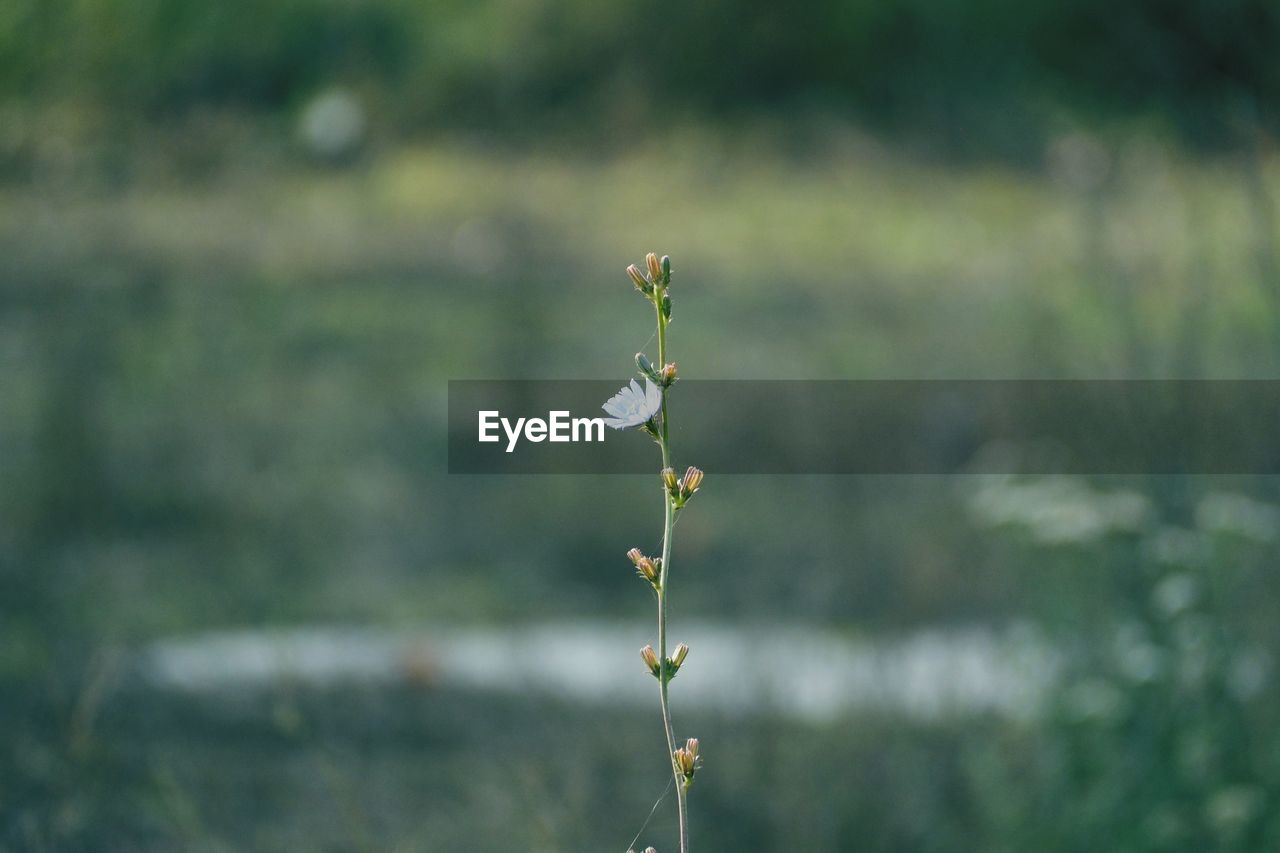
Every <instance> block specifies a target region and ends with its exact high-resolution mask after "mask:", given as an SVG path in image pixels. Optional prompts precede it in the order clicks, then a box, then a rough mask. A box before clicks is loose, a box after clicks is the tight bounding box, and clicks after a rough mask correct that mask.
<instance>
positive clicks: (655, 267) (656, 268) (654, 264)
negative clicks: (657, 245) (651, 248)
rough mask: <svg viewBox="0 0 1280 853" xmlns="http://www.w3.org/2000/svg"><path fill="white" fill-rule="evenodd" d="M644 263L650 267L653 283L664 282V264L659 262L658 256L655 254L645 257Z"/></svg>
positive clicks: (651, 253) (650, 276)
mask: <svg viewBox="0 0 1280 853" xmlns="http://www.w3.org/2000/svg"><path fill="white" fill-rule="evenodd" d="M644 262H645V263H646V264H647V265H648V267H649V278H650V279H652V280H653V281H655V282H656V281H662V263H661V262H660V261H659V260H658V256H657V255H655V254H654V253H653V252H650V253H649V254H647V255H645V256H644Z"/></svg>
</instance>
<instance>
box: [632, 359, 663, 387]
mask: <svg viewBox="0 0 1280 853" xmlns="http://www.w3.org/2000/svg"><path fill="white" fill-rule="evenodd" d="M636 370H639V371H640V375H641V376H647V377H648V378H650V379H652V380H654V381H655V382H660V381H661V378H660V376H659V373H658V371H656V370H654V369H653V362H652V361H649V357H648V356H647V355H645V354H644V353H642V352H638V353H636Z"/></svg>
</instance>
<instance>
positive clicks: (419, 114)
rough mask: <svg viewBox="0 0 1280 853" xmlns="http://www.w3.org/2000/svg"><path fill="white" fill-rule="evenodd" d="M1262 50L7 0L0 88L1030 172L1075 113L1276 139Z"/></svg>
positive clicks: (568, 7) (1272, 32)
mask: <svg viewBox="0 0 1280 853" xmlns="http://www.w3.org/2000/svg"><path fill="white" fill-rule="evenodd" d="M1278 41H1280V11H1277V10H1276V8H1275V6H1274V4H1271V3H1268V2H1265V0H1229V2H1207V0H1185V2H1163V1H1162V0H1141V2H1134V3H1122V4H1115V3H1104V2H1100V0H1073V2H1067V3H1062V2H1057V0H1029V2H1012V0H977V2H968V3H963V2H946V3H936V2H921V1H920V0H854V2H823V3H809V4H804V5H802V6H799V7H785V8H784V7H781V6H778V5H777V4H773V3H764V2H747V3H742V2H736V0H735V2H727V0H714V2H705V3H696V4H687V3H686V4H681V3H660V4H656V5H655V4H653V3H642V2H637V0H620V2H612V3H597V2H590V0H570V1H569V2H558V3H544V2H528V0H483V2H476V3H459V2H452V1H451V0H431V2H407V0H358V2H357V0H273V2H271V3H255V2H251V1H250V0H228V2H223V3H216V4H210V3H197V2H176V1H175V0H143V2H136V3H125V2H119V0H13V2H9V3H7V4H5V9H4V10H3V11H2V12H0V91H3V92H5V93H7V94H8V95H9V96H10V97H12V98H18V99H20V100H25V101H28V102H37V101H59V100H71V101H73V102H77V103H80V104H81V105H83V106H90V107H93V108H94V109H96V110H99V111H100V113H101V114H102V115H103V116H104V117H105V118H106V119H107V120H109V121H110V122H113V123H116V124H119V123H120V122H125V123H126V124H127V123H128V122H130V121H136V120H138V119H141V118H143V117H150V118H156V117H162V116H173V115H178V114H183V113H187V112H191V111H193V110H201V109H208V108H210V107H216V106H219V105H223V106H225V105H237V106H239V107H241V108H248V109H251V110H256V111H271V110H278V109H280V108H284V107H291V106H295V105H297V104H299V103H301V102H302V101H303V100H304V99H306V98H307V97H309V96H311V95H312V94H314V93H315V92H316V91H317V90H319V89H322V88H324V87H326V86H330V85H336V84H341V85H344V86H350V87H356V88H358V89H361V90H362V91H364V92H366V93H367V94H368V95H369V96H370V97H372V98H374V99H375V100H376V101H377V102H378V107H379V112H380V114H381V115H382V117H383V123H384V124H385V125H387V126H389V127H391V128H393V129H395V130H396V131H399V132H406V131H416V130H421V129H424V128H439V127H455V128H456V127H471V128H490V129H498V130H501V131H503V133H504V134H505V138H507V139H512V138H513V135H515V136H527V135H528V134H529V133H538V132H544V131H545V130H547V129H548V128H549V127H561V128H565V127H568V128H578V129H583V128H591V129H592V130H593V132H594V133H595V134H597V135H599V134H600V133H602V132H604V133H606V134H612V135H614V136H616V137H619V138H622V137H626V136H628V135H633V134H637V133H643V132H645V131H647V130H651V129H652V128H653V127H655V126H665V125H666V124H668V123H670V122H671V121H673V120H680V119H681V118H682V117H683V118H687V117H689V116H697V117H698V119H699V120H701V121H706V120H708V119H711V120H715V119H723V118H730V119H731V118H734V117H741V116H744V115H769V116H772V117H775V118H777V117H781V116H785V115H789V114H790V115H804V114H807V113H813V112H815V111H816V112H819V113H823V114H832V113H833V114H838V115H843V116H846V117H855V118H857V119H858V120H859V121H861V122H862V123H866V124H870V125H872V126H875V127H879V128H881V129H884V130H887V131H890V132H893V133H897V134H905V135H906V136H907V137H909V138H913V139H915V140H916V142H917V143H918V145H919V147H920V148H922V149H924V150H930V151H933V152H941V153H959V154H965V155H981V156H991V155H993V154H996V155H1004V156H1012V157H1017V158H1023V159H1027V158H1030V159H1032V160H1035V159H1037V158H1038V156H1039V148H1038V146H1037V145H1036V144H1035V140H1036V139H1038V138H1043V137H1044V136H1045V135H1046V134H1047V133H1049V132H1053V131H1057V130H1060V129H1062V127H1064V126H1065V124H1064V123H1069V122H1071V121H1079V120H1083V121H1085V122H1086V123H1087V122H1090V121H1092V120H1096V119H1098V118H1104V117H1109V118H1119V117H1124V118H1126V119H1131V118H1133V117H1134V116H1144V117H1146V118H1148V119H1152V120H1154V121H1155V122H1156V123H1157V124H1160V125H1163V126H1165V127H1166V128H1167V129H1169V130H1173V131H1175V132H1176V133H1177V134H1178V135H1179V136H1181V137H1182V138H1183V139H1186V140H1188V141H1191V142H1194V143H1197V144H1207V145H1213V146H1221V145H1224V144H1238V143H1240V142H1241V141H1242V140H1247V139H1248V137H1249V134H1251V133H1253V132H1255V130H1256V128H1258V127H1265V128H1271V129H1274V127H1275V122H1276V119H1277V115H1276V113H1275V108H1274V105H1275V104H1276V103H1278V102H1280V97H1278V96H1280V71H1278V70H1277V68H1276V64H1275V63H1274V62H1273V61H1272V58H1273V56H1274V48H1275V45H1276V44H1277V42H1278ZM1072 116H1074V119H1073V118H1072Z"/></svg>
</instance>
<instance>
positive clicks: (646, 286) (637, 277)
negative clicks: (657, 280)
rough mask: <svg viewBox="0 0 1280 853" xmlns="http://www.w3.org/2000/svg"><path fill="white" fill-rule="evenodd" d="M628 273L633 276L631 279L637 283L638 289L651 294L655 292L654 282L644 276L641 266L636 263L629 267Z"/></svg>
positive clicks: (647, 294)
mask: <svg viewBox="0 0 1280 853" xmlns="http://www.w3.org/2000/svg"><path fill="white" fill-rule="evenodd" d="M627 275H629V276H631V281H632V282H634V283H635V286H636V290H638V291H640V292H641V293H643V294H644V295H645V296H649V295H651V294H652V293H653V282H651V281H649V279H647V278H645V277H644V273H642V272H640V268H639V267H638V266H636V265H635V264H632V265H631V266H629V267H627Z"/></svg>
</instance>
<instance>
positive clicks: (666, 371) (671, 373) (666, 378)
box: [658, 361, 676, 388]
mask: <svg viewBox="0 0 1280 853" xmlns="http://www.w3.org/2000/svg"><path fill="white" fill-rule="evenodd" d="M675 381H676V365H675V362H674V361H673V362H671V363H670V364H664V365H663V366H662V369H661V370H659V371H658V383H659V384H660V385H662V387H664V388H666V387H668V386H669V385H671V383H672V382H675Z"/></svg>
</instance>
